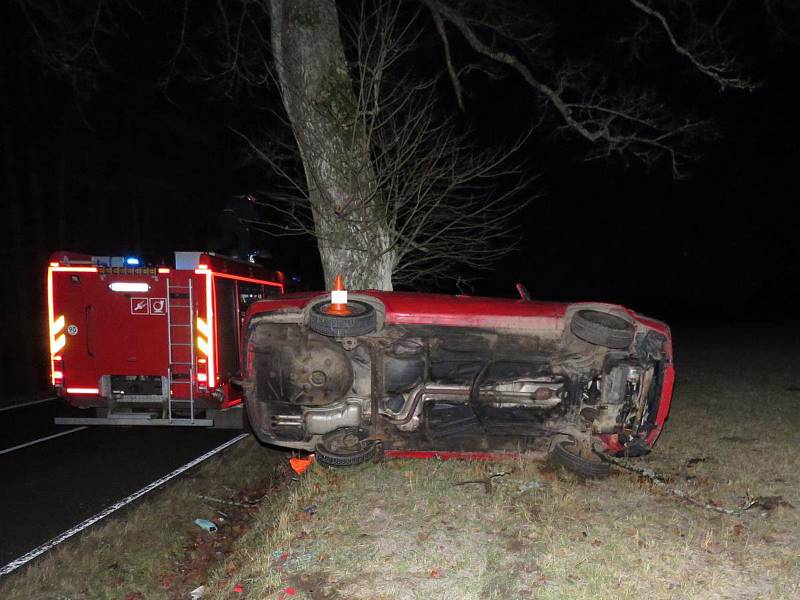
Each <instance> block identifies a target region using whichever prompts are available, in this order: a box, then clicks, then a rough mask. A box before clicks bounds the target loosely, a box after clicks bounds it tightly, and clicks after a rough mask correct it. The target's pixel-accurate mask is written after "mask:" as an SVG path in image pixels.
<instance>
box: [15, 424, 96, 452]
mask: <svg viewBox="0 0 800 600" xmlns="http://www.w3.org/2000/svg"><path fill="white" fill-rule="evenodd" d="M82 429H87V427H86V425H84V426H83V427H75V428H74V429H67V430H66V431H61V432H59V433H54V434H53V435H48V436H46V437H43V438H39V439H38V440H33V441H31V442H25V443H24V444H20V445H18V446H12V447H11V448H6V449H4V450H0V454H7V453H8V452H13V451H14V450H19V449H20V448H27V447H28V446H33V445H34V444H39V443H41V442H46V441H47V440H52V439H55V438H57V437H61V436H62V435H68V434H70V433H75V432H76V431H81V430H82Z"/></svg>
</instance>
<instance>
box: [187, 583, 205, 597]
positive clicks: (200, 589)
mask: <svg viewBox="0 0 800 600" xmlns="http://www.w3.org/2000/svg"><path fill="white" fill-rule="evenodd" d="M205 593H206V586H204V585H201V586H200V587H197V588H194V589H193V590H192V591H191V592H189V597H190V598H191V599H192V600H197V599H198V598H202V597H203V594H205Z"/></svg>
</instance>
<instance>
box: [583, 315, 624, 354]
mask: <svg viewBox="0 0 800 600" xmlns="http://www.w3.org/2000/svg"><path fill="white" fill-rule="evenodd" d="M570 331H572V333H574V334H575V336H576V337H578V338H580V339H582V340H583V341H584V342H589V343H590V344H594V345H595V346H604V347H606V348H613V349H615V350H619V349H622V348H627V347H628V346H630V345H631V343H632V342H633V333H634V331H633V324H632V323H631V322H630V321H627V320H626V319H623V318H622V317H619V316H617V315H612V314H611V313H607V312H604V311H600V310H592V309H584V310H579V311H578V312H576V313H575V314H574V315H572V320H571V321H570Z"/></svg>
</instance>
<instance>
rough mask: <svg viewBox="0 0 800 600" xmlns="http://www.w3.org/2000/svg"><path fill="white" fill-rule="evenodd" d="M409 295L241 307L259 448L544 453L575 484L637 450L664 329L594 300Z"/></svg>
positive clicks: (341, 462) (351, 453) (342, 458)
mask: <svg viewBox="0 0 800 600" xmlns="http://www.w3.org/2000/svg"><path fill="white" fill-rule="evenodd" d="M521 295H522V296H523V297H522V298H520V299H519V300H515V299H499V298H480V297H471V296H445V295H436V294H419V293H406V292H380V291H373V290H369V291H363V292H357V293H350V294H349V296H348V294H347V292H344V291H335V292H333V293H332V294H330V293H328V294H324V295H320V294H295V295H292V294H289V295H286V296H282V297H278V298H272V299H268V300H264V301H261V302H258V303H256V304H254V305H253V306H252V307H251V309H250V310H249V312H248V317H247V324H246V334H245V335H244V336H243V348H242V353H243V354H242V355H243V358H244V367H245V368H244V381H243V383H244V387H245V391H246V406H247V414H248V418H249V421H250V426H251V427H252V429H253V431H254V433H255V435H256V436H257V437H258V438H259V439H260V440H261V441H262V442H264V443H268V444H274V445H278V446H284V447H289V448H296V449H302V450H313V451H315V452H316V456H317V460H318V461H319V462H322V463H323V464H326V465H331V466H345V465H353V464H358V463H361V462H364V461H367V460H370V459H372V458H374V457H375V456H376V454H378V453H380V452H383V451H386V452H390V453H395V454H397V453H401V454H405V455H413V454H414V453H420V454H426V455H434V456H436V455H438V456H442V457H448V456H451V455H453V453H468V455H469V453H472V454H475V453H482V454H487V453H492V452H494V453H500V452H523V451H544V452H548V453H549V455H550V457H551V459H552V460H553V461H554V462H556V463H558V464H561V465H563V466H565V467H568V468H570V469H572V470H575V471H578V472H580V473H582V474H584V475H588V476H603V475H605V474H607V472H608V464H607V463H606V462H604V461H602V460H600V458H599V456H600V455H602V454H603V453H606V454H612V455H622V454H625V455H628V456H637V455H641V454H644V453H646V452H648V451H649V450H650V448H651V447H652V445H653V443H654V442H655V441H656V439H657V438H658V436H659V434H660V433H661V430H662V428H663V426H664V422H665V421H666V419H667V414H668V412H669V406H670V401H671V396H672V387H673V382H674V377H675V374H674V368H673V361H672V343H671V337H670V330H669V327H667V325H665V324H664V323H662V322H660V321H657V320H655V319H651V318H647V317H644V316H642V315H639V314H637V313H635V312H633V311H631V310H629V309H627V308H624V307H622V306H617V305H612V304H602V303H587V302H581V303H556V302H540V301H531V300H529V299H527V298H526V294H521Z"/></svg>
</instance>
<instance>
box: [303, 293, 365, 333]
mask: <svg viewBox="0 0 800 600" xmlns="http://www.w3.org/2000/svg"><path fill="white" fill-rule="evenodd" d="M330 306H331V303H330V302H318V303H317V304H314V305H313V306H312V307H311V311H310V312H309V314H308V326H309V328H311V330H312V331H316V332H317V333H319V334H321V335H326V336H328V337H356V336H359V335H364V334H367V333H372V332H373V331H375V328H376V326H377V317H376V315H375V309H374V308H373V307H372V306H370V305H369V304H367V303H366V302H361V301H359V300H351V301H350V302H348V303H347V308H348V310H349V311H350V314H348V315H336V314H330V313H329V312H328V310H329V309H330Z"/></svg>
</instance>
